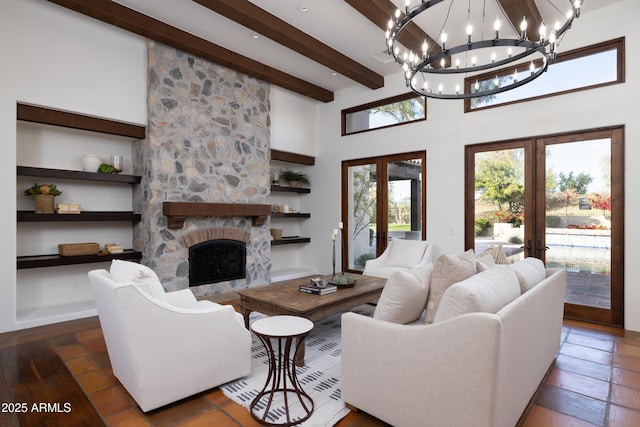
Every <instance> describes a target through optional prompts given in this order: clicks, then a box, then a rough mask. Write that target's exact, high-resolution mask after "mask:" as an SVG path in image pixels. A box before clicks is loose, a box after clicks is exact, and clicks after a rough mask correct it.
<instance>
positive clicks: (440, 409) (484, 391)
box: [341, 263, 566, 427]
mask: <svg viewBox="0 0 640 427" xmlns="http://www.w3.org/2000/svg"><path fill="white" fill-rule="evenodd" d="M540 264H541V263H540ZM525 267H527V266H525ZM497 268H503V269H504V268H507V269H511V268H512V267H505V266H501V267H497ZM490 274H491V273H490V272H487V271H484V272H482V273H478V274H476V275H474V276H472V277H471V278H469V279H466V280H465V281H464V282H459V283H456V285H460V284H461V283H462V285H460V286H456V289H454V290H453V291H451V289H452V288H453V286H452V287H450V288H449V289H447V291H446V292H445V294H444V296H443V297H442V302H441V304H440V306H439V307H438V308H437V310H438V311H437V312H436V316H435V319H434V323H432V324H425V323H424V319H423V318H421V319H420V320H418V321H415V322H413V324H397V323H392V322H389V321H384V320H379V319H376V318H370V317H367V316H362V315H358V314H355V313H345V314H344V315H343V316H342V378H341V382H342V398H343V400H344V401H345V402H346V403H347V404H348V405H350V406H352V407H355V408H358V409H360V410H363V411H365V412H367V413H369V414H371V415H373V416H375V417H378V418H380V419H381V420H383V421H385V422H387V423H389V424H391V425H393V426H395V427H404V426H406V427H415V426H420V425H428V426H431V427H437V426H446V427H456V426H461V427H468V426H474V427H481V426H486V427H513V426H514V425H516V424H517V422H518V419H519V418H520V416H521V414H522V413H523V411H524V410H525V409H526V407H527V405H528V403H529V401H530V399H531V397H532V396H533V394H534V393H535V391H536V389H537V388H538V386H539V384H540V382H541V381H542V379H543V378H544V376H545V374H546V372H547V371H548V369H549V367H550V364H551V363H552V362H553V360H554V359H555V356H556V353H557V351H558V350H559V347H560V335H561V331H562V318H563V307H564V292H565V285H566V272H565V271H564V270H560V269H547V270H545V269H544V266H542V276H543V277H544V278H543V279H542V280H541V281H539V282H538V283H537V284H536V283H530V284H529V286H531V285H533V287H532V288H531V289H529V290H526V291H525V292H523V293H522V294H520V291H519V290H516V293H517V294H516V297H515V299H514V300H512V301H511V302H509V303H507V304H506V305H504V306H503V307H502V308H499V309H498V310H496V311H497V312H495V313H489V312H469V313H466V314H459V315H455V311H456V310H462V311H464V310H466V309H469V308H471V309H472V310H471V311H473V307H474V306H475V305H478V304H479V305H482V304H484V303H485V302H486V301H484V300H485V299H489V300H491V299H493V300H494V301H495V298H494V297H493V296H492V295H482V292H485V289H486V287H485V286H484V285H482V278H483V277H484V278H485V284H486V278H487V277H490ZM518 274H519V273H518ZM519 279H520V276H519V275H518V277H517V278H516V280H517V281H519ZM510 280H511V279H510ZM476 282H478V283H476ZM469 286H470V287H471V288H475V290H474V291H472V292H467V291H465V290H464V288H465V287H469ZM509 286H511V288H510V291H509V292H513V287H512V285H509ZM516 286H517V285H516ZM520 286H522V283H520ZM489 288H491V286H489ZM497 288H498V287H495V288H494V289H493V290H491V289H490V290H488V291H486V292H489V293H491V292H494V291H496V289H497ZM516 289H517V288H516ZM450 291H451V292H450ZM456 292H458V293H463V294H465V295H466V296H465V297H464V298H466V299H464V300H463V301H462V302H461V301H458V304H457V305H456V304H453V305H451V304H445V300H449V301H448V302H449V303H450V302H451V300H452V296H453V294H454V293H456ZM498 292H502V291H501V290H500V289H498ZM447 293H449V295H447ZM446 305H448V306H449V308H448V309H445V308H444V306H446ZM465 305H466V306H467V307H466V308H465V307H463V306H465ZM452 308H453V310H452ZM441 310H447V311H448V312H447V313H443V312H442V311H441ZM423 317H424V316H423ZM439 319H444V320H439Z"/></svg>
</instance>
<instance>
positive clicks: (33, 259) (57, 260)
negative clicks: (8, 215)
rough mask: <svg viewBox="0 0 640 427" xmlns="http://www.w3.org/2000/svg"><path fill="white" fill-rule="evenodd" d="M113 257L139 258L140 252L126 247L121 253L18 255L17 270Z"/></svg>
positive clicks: (89, 261)
mask: <svg viewBox="0 0 640 427" xmlns="http://www.w3.org/2000/svg"><path fill="white" fill-rule="evenodd" d="M113 259H126V260H140V259H142V252H139V251H134V250H133V249H127V250H125V251H124V252H123V253H121V254H110V255H79V256H61V255H58V254H54V255H32V256H19V257H18V270H22V269H25V268H39V267H55V266H58V265H72V264H88V263H92V262H104V261H111V260H113Z"/></svg>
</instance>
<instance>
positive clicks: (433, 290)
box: [425, 249, 476, 323]
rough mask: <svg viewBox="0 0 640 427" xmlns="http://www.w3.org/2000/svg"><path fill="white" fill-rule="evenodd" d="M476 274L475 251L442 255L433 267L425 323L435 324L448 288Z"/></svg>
mask: <svg viewBox="0 0 640 427" xmlns="http://www.w3.org/2000/svg"><path fill="white" fill-rule="evenodd" d="M475 273H476V256H475V254H474V252H473V249H469V250H468V251H466V252H465V253H463V254H462V255H440V256H439V257H438V259H437V260H436V264H435V266H434V267H433V274H432V275H431V286H430V289H429V299H428V300H427V312H426V319H425V323H433V318H434V316H435V314H436V310H437V309H438V304H440V300H441V299H442V295H444V292H445V291H446V290H447V288H448V287H449V286H451V285H453V284H454V283H457V282H460V281H462V280H464V279H467V278H469V277H471V276H473V275H474V274H475Z"/></svg>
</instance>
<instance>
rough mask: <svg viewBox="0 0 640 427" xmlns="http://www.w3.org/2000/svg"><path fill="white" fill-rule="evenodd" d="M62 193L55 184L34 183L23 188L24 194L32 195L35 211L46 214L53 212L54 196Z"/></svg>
mask: <svg viewBox="0 0 640 427" xmlns="http://www.w3.org/2000/svg"><path fill="white" fill-rule="evenodd" d="M60 194H62V191H60V190H58V187H56V185H55V184H38V183H34V184H33V186H32V187H30V188H27V189H26V190H24V195H25V196H33V201H34V204H35V212H36V213H38V214H47V213H54V212H55V205H54V197H55V196H59V195H60Z"/></svg>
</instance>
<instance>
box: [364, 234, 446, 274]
mask: <svg viewBox="0 0 640 427" xmlns="http://www.w3.org/2000/svg"><path fill="white" fill-rule="evenodd" d="M430 262H433V245H432V244H431V243H429V242H428V241H426V240H402V239H394V240H391V241H390V242H389V245H388V246H387V248H386V249H385V250H384V252H382V254H380V256H379V257H378V258H376V259H370V260H367V261H366V262H365V264H364V271H363V272H362V274H363V275H365V276H375V277H382V278H385V279H388V278H389V276H391V273H393V272H394V271H396V270H403V271H410V270H411V269H412V268H414V267H420V266H423V265H425V264H428V263H430Z"/></svg>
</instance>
